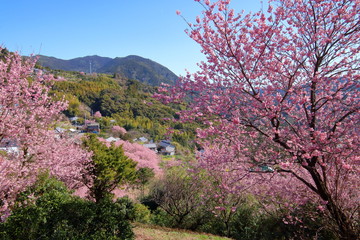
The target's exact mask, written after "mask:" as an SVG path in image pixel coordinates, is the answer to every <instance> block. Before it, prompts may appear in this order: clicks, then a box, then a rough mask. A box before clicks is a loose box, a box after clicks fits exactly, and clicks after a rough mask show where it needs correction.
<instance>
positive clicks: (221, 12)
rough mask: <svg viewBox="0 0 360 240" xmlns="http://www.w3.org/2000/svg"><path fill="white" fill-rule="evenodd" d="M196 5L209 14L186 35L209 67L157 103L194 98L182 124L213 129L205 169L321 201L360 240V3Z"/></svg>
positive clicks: (205, 133)
mask: <svg viewBox="0 0 360 240" xmlns="http://www.w3.org/2000/svg"><path fill="white" fill-rule="evenodd" d="M195 1H196V2H199V3H200V4H201V5H202V6H203V7H204V9H205V10H204V12H203V16H202V17H197V19H196V23H195V24H189V27H190V30H188V31H187V33H188V35H189V36H190V37H191V38H192V39H193V40H195V41H196V42H197V43H198V44H200V45H201V47H202V52H203V53H204V54H205V56H206V58H207V61H206V62H202V63H200V64H199V67H200V68H201V70H200V71H198V72H197V73H194V74H190V73H188V74H187V76H185V77H182V78H181V80H180V81H179V82H178V84H177V86H175V87H173V88H170V87H164V88H162V89H160V90H161V91H164V92H166V93H165V94H162V95H159V98H162V99H163V100H164V101H165V102H169V101H180V100H181V99H183V98H184V97H190V99H191V101H190V103H189V104H190V106H189V108H188V109H189V110H187V111H183V112H182V117H183V120H192V121H194V120H196V121H203V122H204V123H205V124H207V125H208V126H209V127H208V128H207V129H205V130H201V131H199V132H198V137H199V140H200V141H201V142H202V144H203V146H204V148H205V153H204V154H203V155H201V156H200V157H199V161H200V163H203V166H204V167H206V168H208V169H212V170H217V171H222V172H225V173H228V175H229V176H231V177H232V178H233V177H234V176H237V178H238V179H242V178H244V177H247V178H248V179H250V180H252V181H254V182H259V181H261V180H262V182H267V181H275V182H276V184H273V185H272V186H273V188H274V189H273V190H271V191H269V194H282V196H284V197H285V196H288V197H291V198H293V199H292V200H293V201H295V200H297V201H298V202H304V201H307V200H311V201H312V202H319V203H321V204H323V207H324V209H326V211H327V212H328V214H329V216H330V217H331V219H332V220H333V222H334V223H335V224H336V226H337V230H338V232H339V235H340V236H341V238H343V239H355V238H356V230H355V229H356V226H355V223H356V219H358V217H359V188H358V186H359V183H360V180H359V171H360V166H359V164H360V159H359V149H360V147H359V103H360V99H359V87H360V85H359V68H360V59H359V50H360V45H359V39H360V27H359V26H360V16H359V13H360V1H359V0H304V1H298V0H271V1H270V6H269V9H268V11H267V12H266V13H264V12H262V11H260V12H257V13H254V14H246V15H244V14H242V13H240V14H237V13H235V11H234V10H233V9H230V6H229V4H230V0H220V1H217V2H215V3H211V2H210V1H209V0H202V1H200V0H195ZM178 14H179V13H178ZM212 153H214V154H212ZM257 168H258V169H260V170H256V169H257ZM251 169H255V170H251ZM265 172H266V173H267V174H265ZM276 185H277V186H276ZM258 189H260V188H258ZM276 190H278V191H276ZM295 195H296V196H295ZM320 207H321V206H320Z"/></svg>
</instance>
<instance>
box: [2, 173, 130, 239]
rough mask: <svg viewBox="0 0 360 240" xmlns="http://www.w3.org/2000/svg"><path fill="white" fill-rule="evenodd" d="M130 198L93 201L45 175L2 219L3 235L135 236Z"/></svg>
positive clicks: (50, 237) (10, 237) (109, 237)
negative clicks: (77, 195)
mask: <svg viewBox="0 0 360 240" xmlns="http://www.w3.org/2000/svg"><path fill="white" fill-rule="evenodd" d="M134 218H135V211H134V206H133V205H132V203H131V202H130V201H129V200H128V199H125V198H124V199H118V200H117V201H115V202H113V201H111V200H109V199H103V200H102V201H101V202H99V203H94V202H92V201H88V200H85V199H81V198H79V197H76V196H73V195H72V194H71V192H70V191H69V190H68V189H67V188H66V187H65V185H64V184H63V183H62V182H59V181H58V180H56V179H54V178H48V176H47V175H42V176H41V177H40V178H39V179H38V181H37V182H36V183H35V184H34V185H33V186H31V187H29V188H28V189H27V190H26V191H25V192H23V193H21V195H20V196H19V197H18V199H17V202H16V206H15V207H14V209H13V212H12V214H11V216H10V217H9V218H8V219H7V220H6V221H5V222H3V223H0V238H1V239H4V240H6V239H29V240H31V239H49V240H50V239H51V240H53V239H59V240H60V239H84V240H85V239H86V240H87V239H93V240H95V239H98V240H100V239H124V240H125V239H133V232H132V227H131V225H130V222H129V221H130V220H132V219H134Z"/></svg>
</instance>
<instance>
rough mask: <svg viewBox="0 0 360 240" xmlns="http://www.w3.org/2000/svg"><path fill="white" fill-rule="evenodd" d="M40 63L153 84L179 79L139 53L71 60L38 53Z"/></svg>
mask: <svg viewBox="0 0 360 240" xmlns="http://www.w3.org/2000/svg"><path fill="white" fill-rule="evenodd" d="M38 64H40V65H41V66H43V67H48V68H51V69H54V70H57V69H59V70H65V71H77V72H86V73H90V72H91V73H105V74H119V75H120V76H122V77H125V78H128V79H135V80H138V81H140V82H143V83H146V84H149V85H152V86H159V85H160V84H161V83H166V84H170V85H174V84H175V82H176V81H177V79H178V76H176V75H175V74H174V73H173V72H172V71H171V70H169V69H168V68H167V67H165V66H163V65H161V64H159V63H157V62H155V61H153V60H151V59H147V58H143V57H141V56H137V55H129V56H126V57H115V58H109V57H101V56H98V55H92V56H85V57H77V58H73V59H69V60H63V59H60V58H56V57H49V56H44V55H38Z"/></svg>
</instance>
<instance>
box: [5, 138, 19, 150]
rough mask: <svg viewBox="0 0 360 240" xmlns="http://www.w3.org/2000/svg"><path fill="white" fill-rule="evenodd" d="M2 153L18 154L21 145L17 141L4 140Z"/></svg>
mask: <svg viewBox="0 0 360 240" xmlns="http://www.w3.org/2000/svg"><path fill="white" fill-rule="evenodd" d="M0 151H5V152H7V153H18V152H19V144H18V143H17V141H16V140H11V139H8V138H4V139H2V140H1V141H0Z"/></svg>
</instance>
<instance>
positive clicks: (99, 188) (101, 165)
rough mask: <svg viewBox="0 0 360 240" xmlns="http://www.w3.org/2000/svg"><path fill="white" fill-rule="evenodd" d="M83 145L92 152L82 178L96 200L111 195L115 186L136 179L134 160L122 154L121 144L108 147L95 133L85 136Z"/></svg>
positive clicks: (98, 200)
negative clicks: (90, 159)
mask: <svg viewBox="0 0 360 240" xmlns="http://www.w3.org/2000/svg"><path fill="white" fill-rule="evenodd" d="M83 146H84V148H86V149H88V150H89V151H92V153H93V155H92V161H91V162H90V163H89V164H88V165H87V166H86V167H85V170H86V173H85V174H84V176H83V179H84V183H85V185H87V186H88V188H89V190H90V194H89V195H90V197H92V198H94V199H95V201H96V202H100V201H101V200H103V199H105V198H107V197H111V196H112V195H111V192H112V191H113V190H114V189H115V188H116V187H117V186H119V185H121V184H124V183H126V182H132V181H134V180H136V177H137V174H136V169H135V167H136V162H134V161H133V160H132V159H130V158H128V157H127V156H126V155H125V154H124V150H123V149H122V146H118V147H116V146H115V145H113V144H112V145H111V146H109V147H108V146H106V145H105V144H104V143H102V142H101V141H100V140H99V139H98V138H97V136H96V135H95V134H90V135H89V136H88V137H87V138H85V139H84V140H83Z"/></svg>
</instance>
